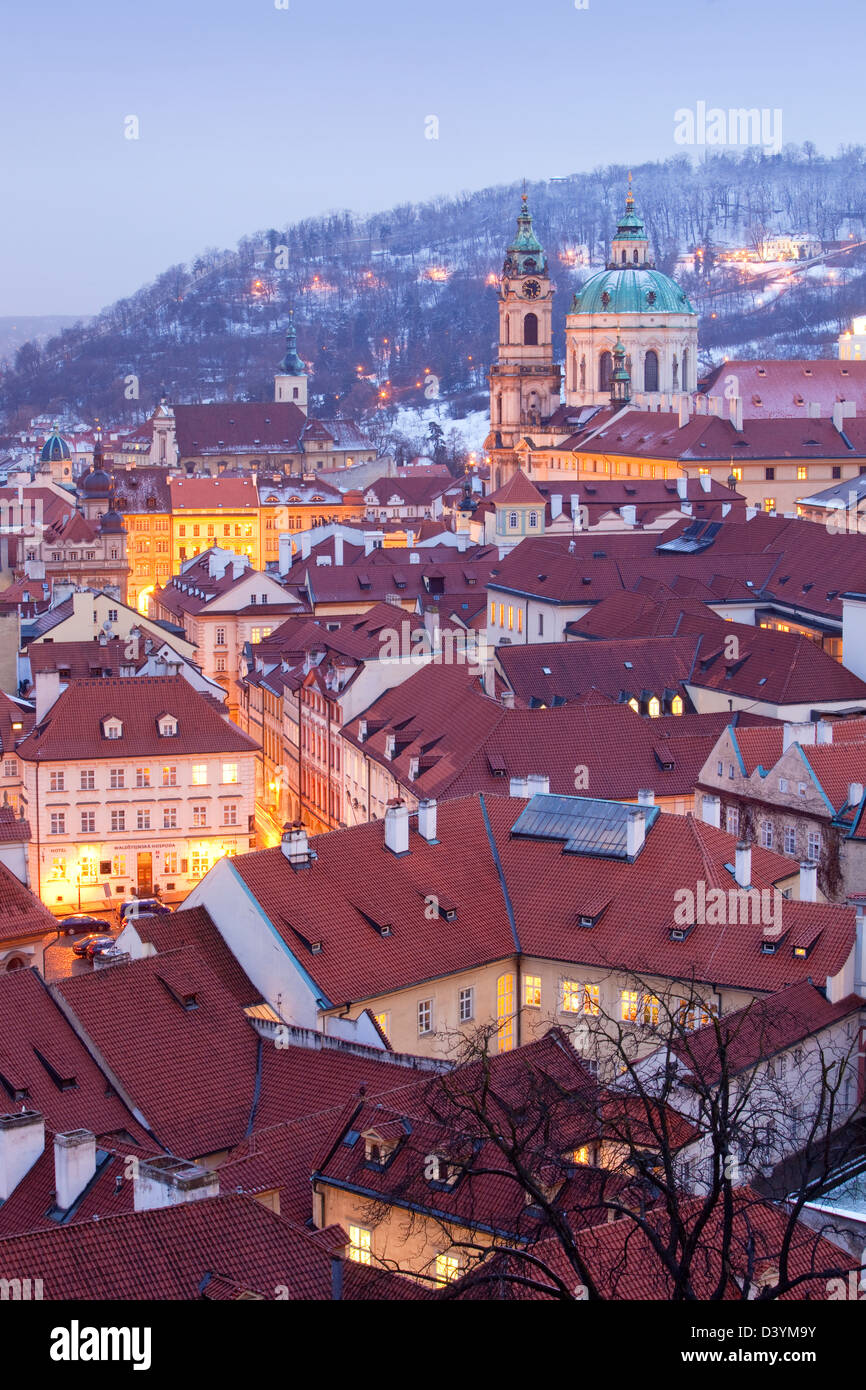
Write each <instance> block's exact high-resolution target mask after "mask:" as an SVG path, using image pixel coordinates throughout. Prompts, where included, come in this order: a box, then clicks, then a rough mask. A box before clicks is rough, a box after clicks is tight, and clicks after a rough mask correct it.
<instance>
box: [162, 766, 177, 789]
mask: <svg viewBox="0 0 866 1390" xmlns="http://www.w3.org/2000/svg"><path fill="white" fill-rule="evenodd" d="M162 785H163V786H164V787H176V786H177V768H176V767H164V768H163V769H162Z"/></svg>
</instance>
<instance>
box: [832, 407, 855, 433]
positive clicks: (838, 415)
mask: <svg viewBox="0 0 866 1390" xmlns="http://www.w3.org/2000/svg"><path fill="white" fill-rule="evenodd" d="M856 413H857V409H856V406H855V403H854V401H834V402H833V428H834V429H835V430H838V432H839V434H842V432H843V431H844V429H845V421H846V420H851V419H854V417H855V416H856Z"/></svg>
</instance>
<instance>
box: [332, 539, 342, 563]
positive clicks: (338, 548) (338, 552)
mask: <svg viewBox="0 0 866 1390" xmlns="http://www.w3.org/2000/svg"><path fill="white" fill-rule="evenodd" d="M342 563H343V537H342V536H335V537H334V564H335V565H342Z"/></svg>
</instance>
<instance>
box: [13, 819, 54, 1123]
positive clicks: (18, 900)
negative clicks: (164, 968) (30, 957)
mask: <svg viewBox="0 0 866 1390" xmlns="http://www.w3.org/2000/svg"><path fill="white" fill-rule="evenodd" d="M2 809H3V810H4V811H5V810H9V809H11V808H7V807H3V808H2ZM22 824H23V826H24V827H26V831H27V833H26V834H25V833H24V831H23V830H19V827H21V826H22ZM29 839H30V827H29V825H28V823H27V821H24V822H23V823H22V822H21V821H20V820H16V821H15V824H14V825H11V824H10V823H9V820H8V819H7V818H5V817H4V822H3V831H2V833H0V842H2V843H5V844H18V843H20V842H21V841H25V842H26V841H27V840H29ZM56 931H57V921H56V919H55V918H54V917H52V915H51V913H50V912H49V911H48V909H47V907H43V906H42V903H41V902H40V901H39V899H38V898H37V897H36V895H35V893H31V891H30V889H29V888H27V887H25V885H24V884H23V883H22V882H21V881H20V880H19V879H17V878H16V877H15V875H14V874H13V873H12V871H11V869H7V867H6V865H5V864H0V941H5V942H9V941H17V940H18V939H19V938H20V937H43V936H48V935H51V936H53V935H54V934H55V933H56ZM0 1099H2V1097H0Z"/></svg>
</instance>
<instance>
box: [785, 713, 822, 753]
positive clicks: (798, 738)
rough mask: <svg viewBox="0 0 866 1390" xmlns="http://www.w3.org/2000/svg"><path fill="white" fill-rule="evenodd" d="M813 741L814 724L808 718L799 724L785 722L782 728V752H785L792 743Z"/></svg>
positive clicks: (809, 742)
mask: <svg viewBox="0 0 866 1390" xmlns="http://www.w3.org/2000/svg"><path fill="white" fill-rule="evenodd" d="M814 742H815V725H814V724H812V723H810V721H809V720H804V721H803V722H802V723H799V724H786V725H785V727H784V729H783V730H782V752H783V753H786V752H787V751H788V749H789V748H790V747H791V744H792V743H800V744H803V745H806V744H812V743H814Z"/></svg>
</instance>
